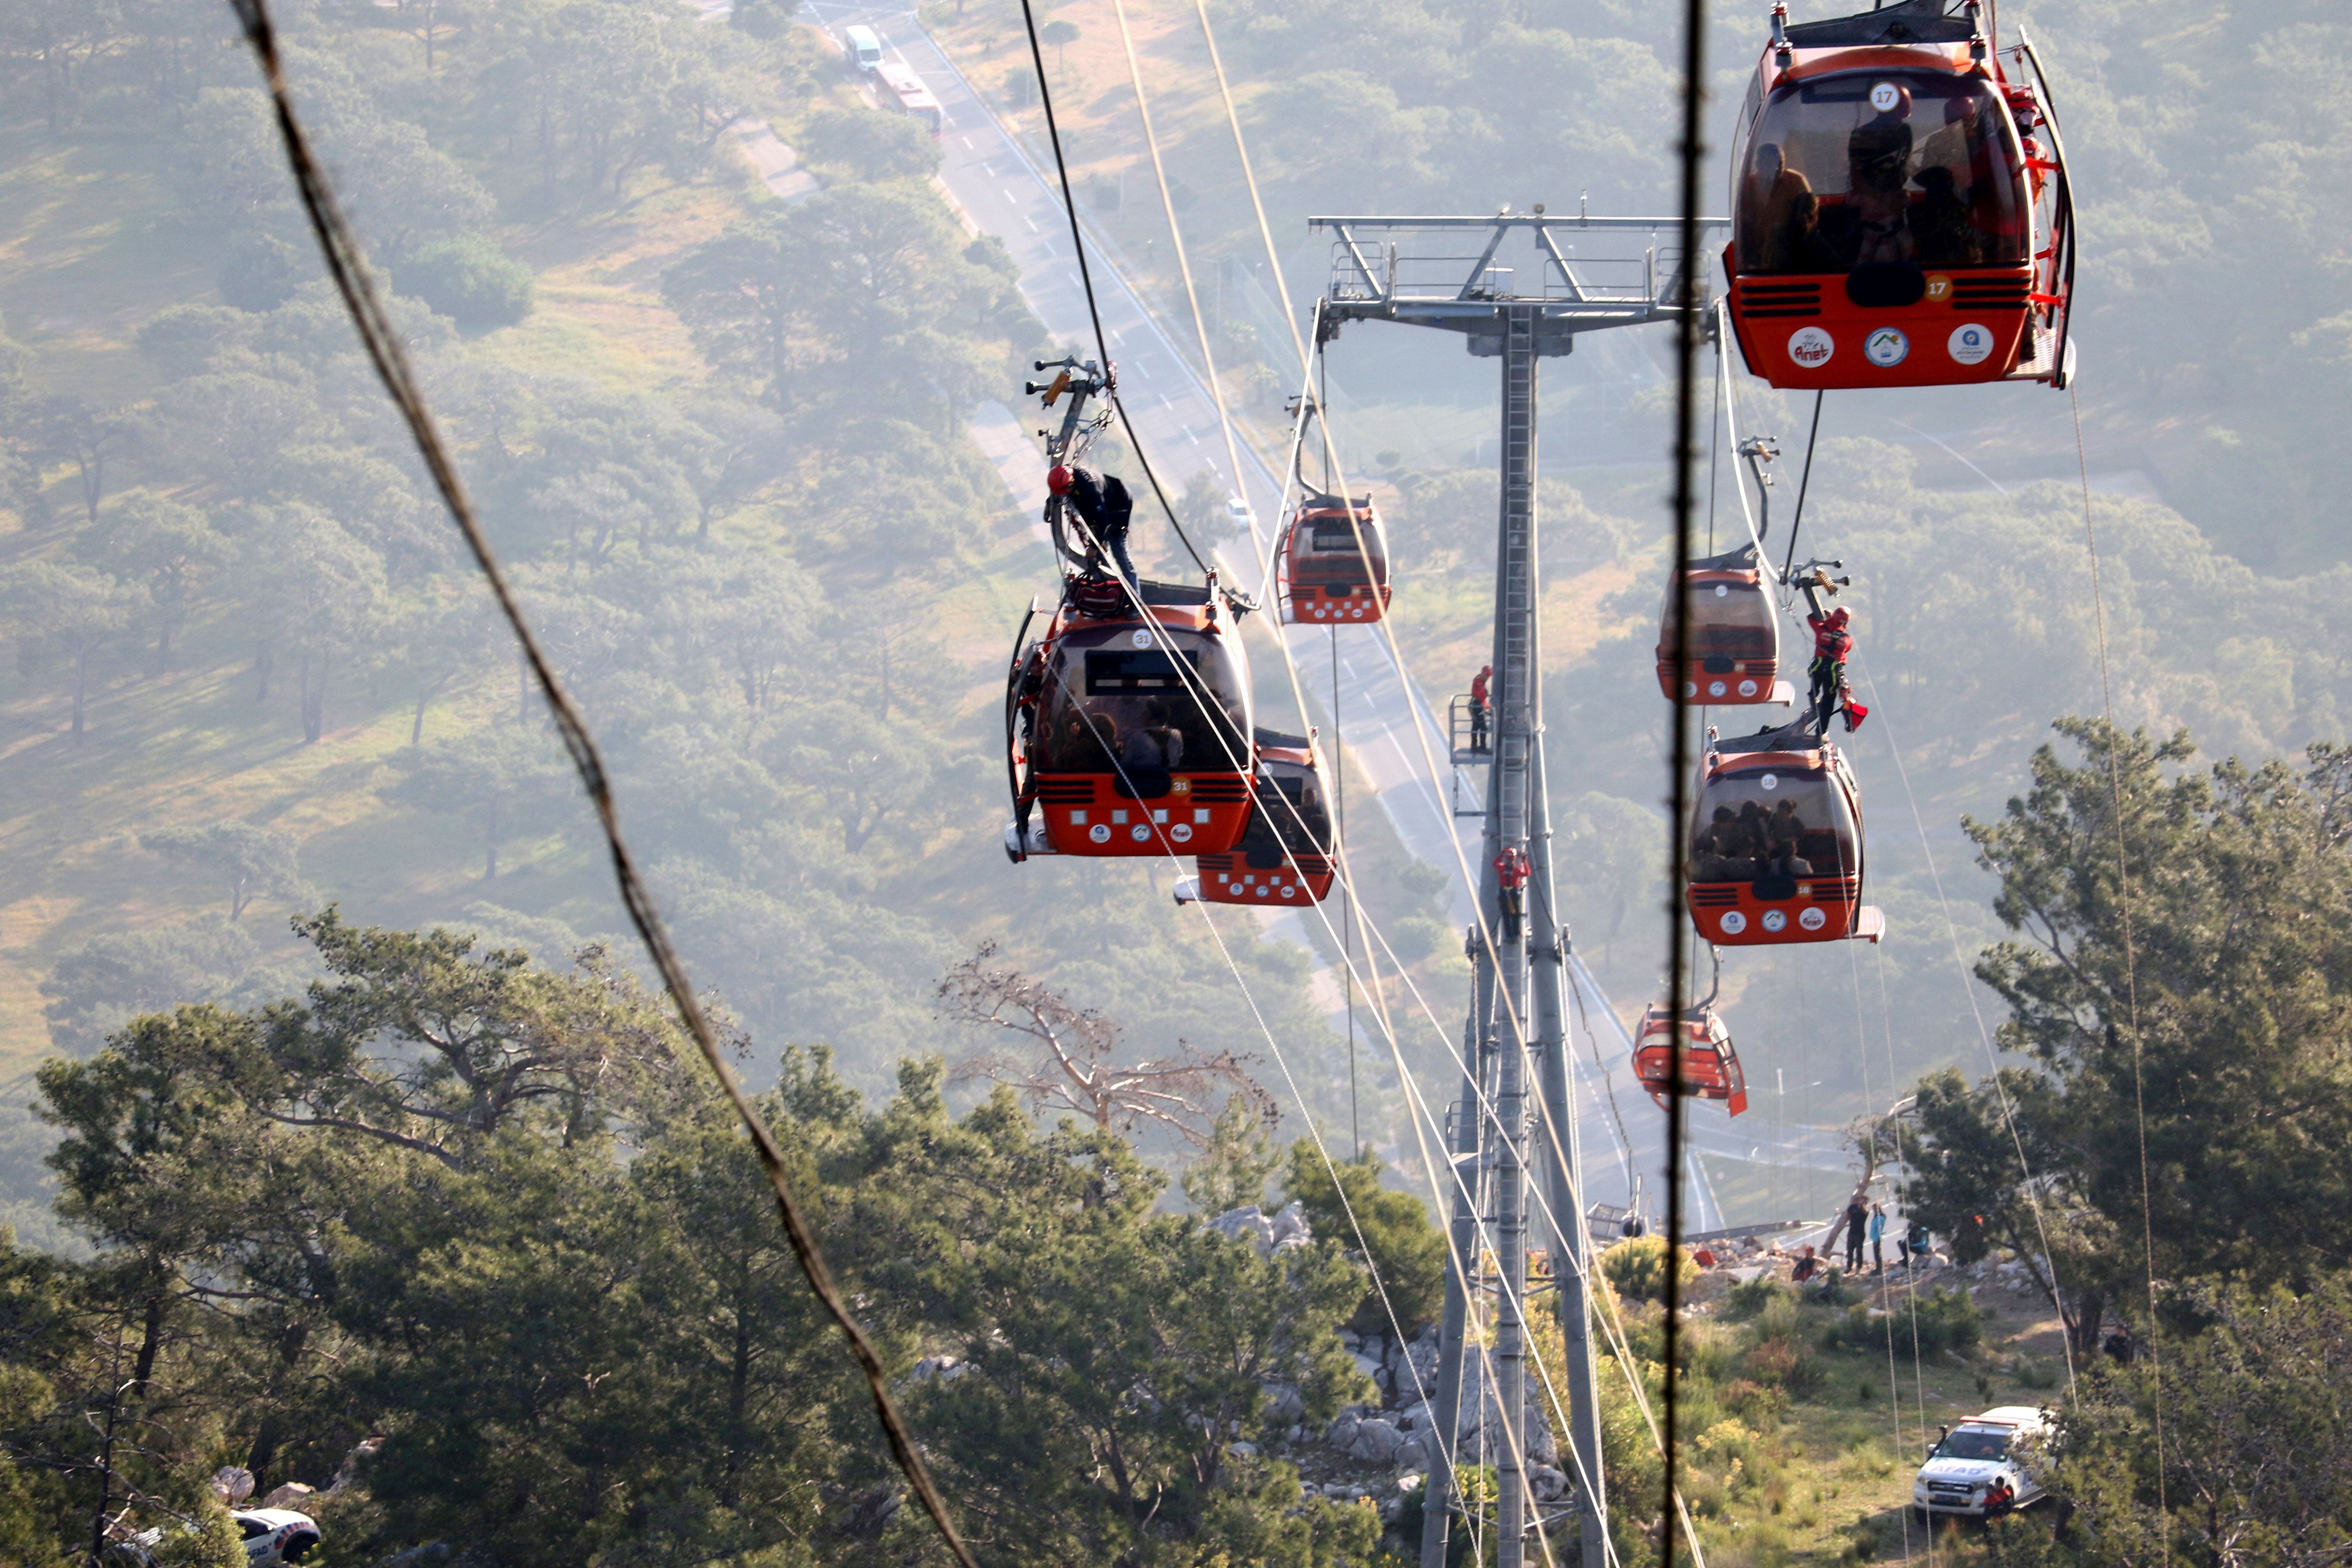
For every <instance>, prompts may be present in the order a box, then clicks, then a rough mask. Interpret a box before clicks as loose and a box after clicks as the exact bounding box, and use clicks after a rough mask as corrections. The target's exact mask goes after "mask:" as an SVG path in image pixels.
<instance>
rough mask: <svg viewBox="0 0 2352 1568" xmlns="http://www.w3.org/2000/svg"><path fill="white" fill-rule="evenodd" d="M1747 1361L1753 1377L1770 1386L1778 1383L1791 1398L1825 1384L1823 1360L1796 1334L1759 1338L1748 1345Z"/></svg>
mask: <svg viewBox="0 0 2352 1568" xmlns="http://www.w3.org/2000/svg"><path fill="white" fill-rule="evenodd" d="M1745 1365H1746V1367H1747V1371H1748V1377H1749V1378H1751V1379H1753V1380H1754V1381H1755V1382H1757V1383H1760V1384H1765V1385H1767V1386H1776V1385H1777V1386H1778V1387H1780V1388H1781V1389H1784V1390H1786V1391H1787V1393H1788V1395H1789V1397H1790V1398H1791V1399H1803V1398H1805V1397H1806V1396H1807V1395H1809V1394H1814V1393H1816V1392H1818V1391H1819V1390H1820V1388H1821V1386H1822V1363H1820V1362H1819V1361H1817V1360H1815V1359H1814V1357H1813V1353H1812V1352H1811V1351H1809V1350H1807V1349H1806V1348H1805V1347H1804V1344H1803V1343H1802V1342H1801V1341H1800V1340H1799V1339H1798V1338H1797V1336H1796V1335H1794V1334H1771V1335H1768V1336H1766V1337H1765V1338H1762V1339H1759V1340H1758V1341H1757V1342H1755V1343H1754V1344H1752V1345H1750V1346H1749V1347H1748V1354H1747V1357H1746V1358H1745Z"/></svg>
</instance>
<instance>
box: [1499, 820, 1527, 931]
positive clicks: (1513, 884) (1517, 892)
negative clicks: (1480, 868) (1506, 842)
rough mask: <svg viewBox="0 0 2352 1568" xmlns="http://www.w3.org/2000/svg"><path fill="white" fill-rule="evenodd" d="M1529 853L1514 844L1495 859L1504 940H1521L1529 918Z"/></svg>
mask: <svg viewBox="0 0 2352 1568" xmlns="http://www.w3.org/2000/svg"><path fill="white" fill-rule="evenodd" d="M1527 885H1528V852H1527V851H1526V850H1524V849H1522V848H1520V847H1518V846H1517V845H1516V844H1514V845H1511V846H1509V847H1507V848H1505V849H1504V850H1503V852H1502V853H1501V854H1499V855H1497V856H1496V857H1495V889H1496V893H1497V894H1499V895H1500V897H1499V900H1498V901H1499V902H1500V903H1501V904H1502V907H1503V940H1504V941H1505V942H1517V941H1518V940H1519V921H1522V920H1523V919H1525V918H1526V916H1527V893H1526V889H1527Z"/></svg>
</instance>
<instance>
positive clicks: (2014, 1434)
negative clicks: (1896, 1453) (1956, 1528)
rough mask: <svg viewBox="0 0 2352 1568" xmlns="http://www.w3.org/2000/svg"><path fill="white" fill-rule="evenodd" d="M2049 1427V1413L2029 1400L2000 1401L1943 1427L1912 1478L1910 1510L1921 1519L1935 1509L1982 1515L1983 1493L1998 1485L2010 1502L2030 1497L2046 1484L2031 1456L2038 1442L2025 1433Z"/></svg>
mask: <svg viewBox="0 0 2352 1568" xmlns="http://www.w3.org/2000/svg"><path fill="white" fill-rule="evenodd" d="M2049 1432H2050V1416H2049V1414H2048V1413H2047V1412H2046V1411H2041V1410H2036V1409H2034V1408H2033V1407H2032V1405H2000V1406H1999V1407H1998V1408H1995V1409H1992V1410H1988V1411H1986V1412H1985V1413H1984V1414H1983V1415H1972V1416H1970V1417H1969V1419H1968V1420H1966V1421H1963V1422H1961V1423H1960V1424H1959V1425H1958V1426H1952V1427H1948V1428H1946V1429H1945V1432H1944V1436H1943V1437H1942V1439H1941V1440H1940V1441H1938V1442H1937V1445H1936V1446H1935V1447H1934V1448H1932V1449H1931V1450H1929V1451H1928V1454H1927V1463H1926V1464H1924V1465H1922V1466H1920V1467H1919V1473H1918V1475H1917V1476H1916V1477H1915V1478H1914V1479H1912V1482H1911V1512H1912V1514H1913V1515H1914V1516H1915V1517H1916V1518H1917V1519H1918V1520H1919V1521H1921V1522H1923V1523H1925V1522H1927V1521H1929V1520H1931V1519H1933V1518H1934V1517H1935V1516H1936V1515H1937V1514H1957V1515H1960V1516H1963V1517H1965V1518H1969V1519H1982V1518H1983V1517H1984V1515H1985V1497H1986V1493H1987V1492H1988V1491H1989V1490H1990V1491H1992V1492H1993V1493H1994V1494H1995V1495H1996V1496H1998V1494H1999V1491H2000V1489H2001V1488H2002V1487H2006V1488H2007V1489H2008V1492H2009V1501H2008V1506H2009V1507H2011V1508H2023V1507H2024V1506H2025V1505H2026V1504H2028V1503H2030V1502H2033V1501H2035V1500H2038V1499H2039V1498H2040V1497H2041V1496H2042V1493H2043V1491H2044V1488H2043V1486H2042V1480H2041V1478H2040V1477H2039V1476H2038V1475H2037V1474H2036V1471H2037V1470H2038V1469H2039V1468H2041V1467H2040V1465H2039V1464H2038V1463H2037V1462H2032V1461H2038V1459H2039V1458H2040V1455H2039V1453H2038V1451H2037V1450H2038V1445H2037V1444H2035V1443H2032V1442H2029V1441H2027V1439H2031V1438H2041V1437H2046V1436H2048V1435H2049Z"/></svg>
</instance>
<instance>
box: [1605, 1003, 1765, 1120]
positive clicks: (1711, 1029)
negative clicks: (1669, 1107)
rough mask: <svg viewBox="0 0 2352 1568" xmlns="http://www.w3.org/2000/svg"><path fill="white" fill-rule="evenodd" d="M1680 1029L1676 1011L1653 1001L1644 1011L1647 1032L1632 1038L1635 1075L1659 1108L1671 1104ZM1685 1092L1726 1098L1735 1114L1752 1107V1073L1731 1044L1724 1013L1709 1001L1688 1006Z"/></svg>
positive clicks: (1685, 1015)
mask: <svg viewBox="0 0 2352 1568" xmlns="http://www.w3.org/2000/svg"><path fill="white" fill-rule="evenodd" d="M1676 1032H1677V1031H1676V1030H1675V1025H1674V1016H1673V1015H1672V1014H1671V1013H1670V1012H1669V1011H1668V1010H1667V1009H1666V1008H1664V1007H1663V1006H1656V1005H1653V1006H1652V1007H1651V1008H1650V1010H1649V1011H1648V1012H1647V1013H1645V1014H1643V1016H1642V1032H1641V1033H1640V1034H1639V1035H1637V1036H1635V1037H1634V1039H1633V1076H1634V1077H1635V1078H1637V1079H1641V1080H1642V1087H1643V1089H1648V1090H1649V1091H1650V1098H1651V1099H1652V1100H1655V1101H1657V1103H1658V1109H1659V1110H1664V1109H1665V1108H1666V1096H1667V1094H1668V1093H1670V1092H1671V1091H1672V1089H1673V1086H1674V1070H1675V1068H1674V1049H1675V1045H1674V1041H1675V1034H1676ZM1680 1033H1681V1035H1682V1041H1683V1044H1682V1052H1683V1093H1684V1094H1685V1096H1687V1097H1690V1098H1693V1099H1697V1100H1723V1101H1726V1102H1727V1107H1728V1109H1729V1110H1730V1111H1731V1114H1732V1115H1734V1116H1737V1115H1738V1114H1739V1113H1740V1112H1741V1111H1743V1110H1747V1109H1748V1075H1747V1074H1746V1073H1745V1072H1743V1071H1742V1070H1741V1069H1740V1066H1739V1053H1738V1052H1737V1051H1735V1050H1733V1049H1732V1048H1731V1031H1730V1030H1729V1029H1727V1028H1725V1027H1724V1025H1723V1018H1722V1016H1720V1015H1719V1014H1717V1012H1716V1010H1715V1009H1714V1008H1712V1007H1709V1006H1706V1005H1700V1006H1696V1007H1689V1008H1685V1009H1684V1011H1683V1022H1682V1028H1681V1030H1680Z"/></svg>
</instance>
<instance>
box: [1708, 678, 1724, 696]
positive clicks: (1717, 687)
mask: <svg viewBox="0 0 2352 1568" xmlns="http://www.w3.org/2000/svg"><path fill="white" fill-rule="evenodd" d="M1706 694H1707V695H1708V696H1709V697H1720V696H1722V695H1723V682H1721V681H1720V680H1710V681H1708V682H1707V683H1706Z"/></svg>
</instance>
